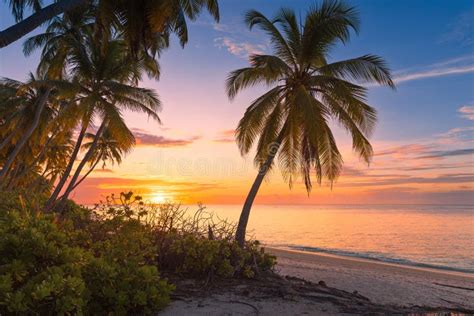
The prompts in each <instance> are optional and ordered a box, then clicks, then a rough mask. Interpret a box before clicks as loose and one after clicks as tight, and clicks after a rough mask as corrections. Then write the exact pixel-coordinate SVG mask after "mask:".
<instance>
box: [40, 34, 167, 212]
mask: <svg viewBox="0 0 474 316" xmlns="http://www.w3.org/2000/svg"><path fill="white" fill-rule="evenodd" d="M75 45H76V47H75V48H74V49H72V50H71V57H70V61H71V62H70V64H69V67H70V68H71V75H72V76H73V80H72V83H71V88H72V89H75V90H76V91H77V95H76V100H77V103H78V106H79V108H80V109H81V112H82V114H81V115H80V117H81V122H80V126H81V127H80V132H79V136H78V139H77V141H76V146H75V149H74V151H73V154H72V156H71V160H70V162H69V163H68V165H67V167H66V170H65V172H64V174H63V175H62V177H61V179H60V180H59V182H58V184H57V186H56V188H55V190H54V191H53V193H52V195H51V197H50V199H49V201H48V203H47V208H51V206H52V205H53V204H54V202H55V201H56V199H57V197H58V196H59V193H60V192H61V189H62V188H63V186H64V185H65V183H66V181H67V179H68V177H69V174H70V172H71V170H72V167H73V164H74V162H75V160H76V158H77V155H78V153H79V150H80V146H81V145H82V141H83V139H84V137H85V135H86V130H87V129H88V127H89V126H90V124H91V122H92V121H93V120H94V119H96V120H99V121H100V122H101V125H100V127H99V129H98V131H97V132H96V135H95V138H94V141H93V144H92V145H91V148H89V150H88V151H87V152H86V154H85V156H84V157H83V159H82V161H81V162H80V163H79V165H78V166H77V167H76V170H75V172H74V174H73V176H72V178H71V180H70V181H69V184H68V186H67V188H66V190H65V193H64V194H63V198H62V199H63V200H65V199H66V198H67V197H68V195H69V194H70V192H71V191H72V190H73V188H74V185H75V183H76V181H77V180H78V178H79V176H80V172H81V171H82V169H83V168H84V166H85V164H86V163H87V162H89V161H90V159H91V158H92V156H93V154H94V151H95V148H96V146H97V143H98V142H99V139H100V137H101V136H102V133H103V132H104V130H106V128H110V129H113V130H114V131H119V130H124V129H125V127H124V126H126V125H125V122H124V121H123V116H122V114H121V112H122V111H123V110H131V111H138V112H143V113H146V114H147V115H148V116H149V117H152V118H153V119H155V120H157V121H159V117H158V115H157V111H158V110H159V109H160V101H159V100H158V97H157V95H156V94H155V92H154V91H153V90H150V89H145V88H140V87H138V86H137V85H138V82H139V80H140V79H141V78H142V73H144V72H149V71H153V70H154V69H155V70H156V68H152V69H150V67H149V64H148V62H147V60H146V59H140V60H136V59H134V58H133V57H131V55H130V54H129V51H128V48H127V45H126V44H125V43H124V42H123V41H122V40H110V41H108V42H97V41H95V40H94V38H93V36H92V35H90V36H88V37H86V42H85V43H81V42H76V43H75Z"/></svg>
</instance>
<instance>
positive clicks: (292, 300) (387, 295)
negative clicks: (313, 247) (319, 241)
mask: <svg viewBox="0 0 474 316" xmlns="http://www.w3.org/2000/svg"><path fill="white" fill-rule="evenodd" d="M266 250H267V251H268V252H270V253H272V254H274V255H276V256H277V260H278V264H277V266H276V272H277V274H278V275H279V277H281V280H280V279H278V278H276V279H271V280H268V279H267V280H265V281H261V282H258V281H250V282H243V283H236V284H225V285H218V286H215V287H212V286H211V287H210V288H209V289H206V290H204V289H203V288H202V287H201V288H199V289H198V290H196V292H195V294H191V295H190V294H189V292H186V293H187V294H185V295H178V296H177V299H176V300H174V301H173V302H172V303H171V305H170V306H169V307H168V308H166V309H165V310H164V311H163V315H185V314H189V313H192V314H193V315H360V314H373V315H387V314H390V315H396V314H400V315H406V314H410V313H411V314H413V315H418V314H420V315H421V314H426V313H448V312H451V313H452V314H451V315H470V314H472V313H474V275H473V274H468V273H461V272H452V271H443V270H435V269H428V268H418V267H409V266H404V265H398V264H391V263H385V262H380V261H375V260H366V259H358V258H350V257H341V256H334V255H327V254H318V253H308V252H301V251H293V250H286V249H278V248H266ZM187 286H188V285H186V286H185V287H187ZM179 288H180V287H179V285H178V292H179Z"/></svg>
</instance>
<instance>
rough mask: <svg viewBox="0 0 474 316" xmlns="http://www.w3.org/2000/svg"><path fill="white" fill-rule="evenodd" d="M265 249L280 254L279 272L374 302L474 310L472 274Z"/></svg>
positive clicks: (473, 279) (278, 256) (473, 276)
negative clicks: (320, 282) (322, 282)
mask: <svg viewBox="0 0 474 316" xmlns="http://www.w3.org/2000/svg"><path fill="white" fill-rule="evenodd" d="M266 250H267V251H269V252H270V253H273V254H274V255H276V256H277V258H278V259H277V260H278V265H277V271H278V272H279V273H280V274H282V275H292V276H296V277H300V278H303V279H306V280H309V281H312V282H319V281H320V280H323V281H324V282H326V284H327V286H330V287H335V288H338V289H341V290H345V291H348V292H353V291H357V292H358V293H360V294H361V295H363V296H366V297H368V298H369V299H370V300H371V301H373V302H375V303H379V304H395V305H403V306H407V305H408V306H410V305H422V306H432V307H438V306H441V307H453V308H459V307H461V308H467V309H474V275H473V274H468V273H458V272H451V271H444V270H434V269H424V268H416V267H407V266H402V265H397V264H389V263H383V262H377V261H372V260H363V259H356V258H347V257H339V256H332V255H326V254H315V253H308V252H300V251H290V250H281V249H274V248H267V249H266ZM440 284H443V285H449V286H450V287H448V286H443V285H440ZM454 287H462V288H467V289H470V290H466V289H459V288H454Z"/></svg>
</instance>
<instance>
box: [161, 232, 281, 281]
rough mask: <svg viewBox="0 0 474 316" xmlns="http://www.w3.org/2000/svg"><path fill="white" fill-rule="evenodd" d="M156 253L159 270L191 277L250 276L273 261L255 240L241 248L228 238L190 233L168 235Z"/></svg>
mask: <svg viewBox="0 0 474 316" xmlns="http://www.w3.org/2000/svg"><path fill="white" fill-rule="evenodd" d="M169 237H171V236H169ZM159 255H160V257H161V260H160V263H161V265H162V266H161V267H162V270H171V271H172V272H174V273H177V274H179V275H185V276H192V277H208V278H209V277H211V278H212V277H215V276H216V277H224V278H228V277H236V276H243V277H246V278H253V277H254V276H255V275H256V274H258V273H259V272H260V271H264V270H270V269H272V268H273V266H274V265H275V263H276V262H275V257H273V256H271V255H269V254H267V253H265V252H264V251H263V248H259V246H258V243H257V242H249V243H247V245H246V248H244V249H242V248H241V247H240V246H239V245H238V244H237V243H236V242H234V241H232V240H209V239H205V238H199V237H196V236H194V235H186V236H181V237H174V238H173V237H171V246H170V247H169V249H168V251H166V252H162V253H160V254H159Z"/></svg>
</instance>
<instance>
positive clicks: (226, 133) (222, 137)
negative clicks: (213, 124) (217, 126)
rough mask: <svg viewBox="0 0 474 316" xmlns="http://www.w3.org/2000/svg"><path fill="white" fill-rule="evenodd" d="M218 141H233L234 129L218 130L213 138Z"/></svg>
mask: <svg viewBox="0 0 474 316" xmlns="http://www.w3.org/2000/svg"><path fill="white" fill-rule="evenodd" d="M214 141H215V142H218V143H234V142H235V130H233V129H227V130H223V131H221V132H219V134H218V135H217V137H216V138H215V139H214Z"/></svg>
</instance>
